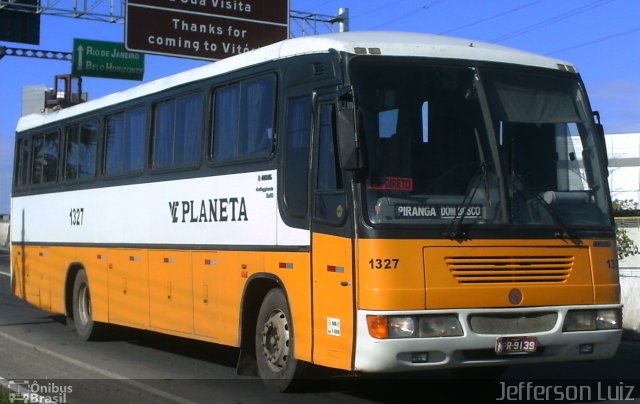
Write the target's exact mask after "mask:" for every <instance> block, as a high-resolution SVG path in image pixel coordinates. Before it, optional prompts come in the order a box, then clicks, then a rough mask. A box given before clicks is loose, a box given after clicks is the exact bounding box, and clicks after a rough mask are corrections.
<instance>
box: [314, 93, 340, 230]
mask: <svg viewBox="0 0 640 404" xmlns="http://www.w3.org/2000/svg"><path fill="white" fill-rule="evenodd" d="M318 122H319V125H320V126H319V130H318V158H317V164H316V167H317V168H316V171H317V172H316V191H315V198H314V217H315V218H316V219H318V220H320V221H324V222H327V223H331V224H341V223H342V222H343V220H344V219H345V217H346V215H345V213H346V207H347V201H346V197H345V194H344V192H343V186H342V171H341V170H340V165H339V162H338V154H337V152H336V144H337V142H336V130H335V106H334V105H333V104H324V105H322V106H321V107H320V117H319V119H318Z"/></svg>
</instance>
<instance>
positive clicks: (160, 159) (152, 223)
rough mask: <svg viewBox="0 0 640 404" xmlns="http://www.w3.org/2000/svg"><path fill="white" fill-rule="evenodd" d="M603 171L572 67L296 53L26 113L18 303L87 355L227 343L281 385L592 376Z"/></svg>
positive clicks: (365, 47) (287, 48)
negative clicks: (582, 364)
mask: <svg viewBox="0 0 640 404" xmlns="http://www.w3.org/2000/svg"><path fill="white" fill-rule="evenodd" d="M607 173H608V167H607V159H606V150H605V143H604V134H603V129H602V125H601V123H600V118H599V115H598V114H597V112H593V111H592V109H591V107H590V104H589V101H588V98H587V94H586V92H585V86H584V84H583V82H582V80H581V78H580V75H579V73H578V70H577V69H576V67H575V66H574V65H572V64H570V63H568V62H565V61H562V60H556V59H552V58H548V57H543V56H538V55H535V54H530V53H527V52H523V51H519V50H514V49H510V48H507V47H503V46H497V45H494V44H487V43H482V42H475V41H469V40H465V39H460V38H449V37H445V36H434V35H428V34H420V33H407V32H346V33H335V34H327V35H319V36H309V37H302V38H295V39H289V40H285V41H283V42H279V43H276V44H272V45H268V46H265V47H263V48H260V49H257V50H254V51H250V52H247V53H243V54H241V55H237V56H233V57H230V58H228V59H224V60H220V61H217V62H215V63H211V64H207V65H204V66H201V67H198V68H195V69H193V70H189V71H186V72H183V73H179V74H176V75H172V76H169V77H166V78H162V79H159V80H156V81H151V82H147V83H143V84H141V85H138V86H135V87H133V88H131V89H129V90H125V91H122V92H118V93H114V94H111V95H107V96H105V97H102V98H98V99H95V100H92V101H89V102H85V103H82V104H79V105H76V106H72V107H69V108H65V109H61V110H58V111H55V112H51V113H44V114H35V115H29V116H26V117H23V118H21V119H20V120H19V122H18V124H17V130H16V143H15V171H14V176H13V188H12V198H11V208H12V214H11V221H12V223H11V264H12V266H11V274H12V277H11V285H12V290H13V293H14V294H15V295H17V296H19V297H20V298H22V299H25V300H26V301H27V302H30V303H31V304H33V305H35V306H37V307H39V308H41V309H44V310H47V311H50V312H53V313H59V314H64V315H66V317H67V318H68V320H69V322H70V323H71V324H73V325H74V327H75V330H76V332H77V334H78V335H79V336H80V337H81V338H83V339H86V340H89V339H92V338H95V337H96V335H99V334H100V333H101V332H102V333H104V332H105V331H107V330H108V325H109V324H116V325H121V326H127V327H133V328H138V329H144V330H150V331H154V332H159V333H166V334H171V335H174V336H179V337H185V338H192V339H197V340H201V341H208V342H211V343H215V344H222V345H227V346H231V347H237V348H238V356H239V360H238V372H239V374H242V375H257V376H259V377H261V378H262V379H264V381H265V383H266V384H267V385H268V386H270V387H272V388H274V389H276V390H280V391H284V390H287V389H289V388H291V387H292V386H294V385H295V383H296V381H299V380H300V379H301V378H303V377H304V376H303V375H305V371H306V370H308V369H309V368H314V367H315V368H318V367H321V368H330V369H334V370H336V371H346V372H347V373H348V374H382V373H385V374H388V373H394V372H416V371H428V370H431V369H452V370H453V372H454V373H456V371H457V373H459V374H464V371H465V370H467V371H469V372H473V371H474V370H475V371H476V372H480V374H489V373H490V372H492V371H499V370H503V369H504V368H505V367H506V366H508V365H512V364H524V363H542V362H557V361H574V360H596V359H604V358H609V357H612V356H613V355H614V354H615V352H616V350H617V347H618V345H619V341H620V338H621V333H622V324H621V323H622V318H621V317H622V314H621V305H620V287H619V279H618V261H617V254H616V239H615V228H614V221H613V217H612V207H611V200H610V195H609V189H608V183H607ZM107 332H108V331H107ZM497 373H498V372H497Z"/></svg>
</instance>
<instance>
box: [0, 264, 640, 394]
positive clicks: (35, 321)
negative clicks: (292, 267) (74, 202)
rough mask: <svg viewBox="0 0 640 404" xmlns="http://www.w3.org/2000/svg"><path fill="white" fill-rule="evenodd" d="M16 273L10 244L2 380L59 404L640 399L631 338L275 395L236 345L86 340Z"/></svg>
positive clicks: (1, 302)
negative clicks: (602, 355)
mask: <svg viewBox="0 0 640 404" xmlns="http://www.w3.org/2000/svg"><path fill="white" fill-rule="evenodd" d="M8 272H9V267H8V257H7V256H6V253H3V252H2V251H0V383H1V384H4V385H5V387H6V386H8V385H11V387H12V388H14V390H18V391H22V392H26V393H33V392H36V393H38V394H39V396H41V397H45V398H47V397H48V398H50V399H51V400H52V401H54V402H64V403H95V404H101V403H107V404H114V403H119V402H121V403H127V404H128V403H173V402H175V403H232V404H239V403H247V404H250V403H300V402H304V403H305V404H313V403H322V404H326V403H327V402H330V403H410V402H415V403H425V402H434V403H441V402H456V403H459V402H462V401H465V402H474V403H481V402H495V401H498V402H500V401H501V402H505V401H527V399H529V401H532V402H533V401H553V400H558V399H560V398H564V399H565V401H566V402H630V400H629V401H627V400H625V399H626V398H629V399H632V400H635V401H636V402H640V398H639V397H640V343H638V342H628V341H625V342H623V343H622V344H621V346H620V349H619V351H618V354H617V355H616V356H615V357H614V358H612V359H610V360H606V361H599V362H576V363H563V364H553V365H549V364H547V365H535V366H530V365H527V366H513V367H511V368H510V369H509V370H508V371H507V373H506V374H505V375H504V377H503V378H502V379H500V380H499V381H498V382H495V383H487V382H478V381H472V380H456V379H454V378H452V377H451V375H450V374H449V373H448V372H431V373H429V374H420V375H400V376H385V377H375V378H357V379H354V378H352V377H347V376H345V375H335V374H322V376H323V377H321V378H318V379H313V380H309V381H307V383H306V384H305V385H304V389H302V390H301V391H299V392H295V393H287V394H280V393H275V392H272V391H270V390H268V389H267V388H266V387H265V386H264V385H263V384H262V382H261V381H260V380H258V379H256V378H250V377H242V376H238V375H236V373H235V364H236V360H237V354H238V352H237V350H236V349H233V348H228V347H221V346H218V345H215V344H208V343H202V342H197V341H190V340H185V339H181V338H175V337H170V336H165V335H160V334H156V333H151V332H144V331H138V330H131V329H127V328H120V327H113V328H112V329H110V331H111V332H110V333H109V335H108V336H107V337H106V338H105V339H104V340H101V341H96V342H84V341H81V340H80V339H78V338H77V337H76V336H75V334H74V332H73V331H72V330H71V329H69V328H68V327H67V326H66V324H65V321H64V318H63V317H62V316H58V315H52V314H51V313H47V312H44V311H41V310H39V309H37V308H35V307H33V306H31V305H29V304H28V303H26V302H24V301H22V300H20V299H17V298H15V297H14V296H12V295H11V293H10V290H9V277H8V275H7V274H8ZM20 389H22V390H20ZM15 397H18V398H19V396H14V398H15ZM539 399H544V400H539ZM15 402H22V401H17V400H16V401H15Z"/></svg>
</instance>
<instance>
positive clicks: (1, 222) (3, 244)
mask: <svg viewBox="0 0 640 404" xmlns="http://www.w3.org/2000/svg"><path fill="white" fill-rule="evenodd" d="M8 248H9V214H8V213H0V249H8Z"/></svg>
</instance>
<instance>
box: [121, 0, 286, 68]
mask: <svg viewBox="0 0 640 404" xmlns="http://www.w3.org/2000/svg"><path fill="white" fill-rule="evenodd" d="M126 8H127V18H126V20H125V44H126V47H127V49H129V50H136V51H141V52H148V53H155V54H161V55H171V56H182V57H189V58H195V59H207V60H217V59H223V58H226V57H229V56H234V55H238V54H241V53H244V52H248V51H250V50H253V49H257V48H260V47H262V46H265V45H269V44H272V43H275V42H278V41H281V40H283V39H287V38H288V36H289V0H270V1H265V0H127V6H126ZM150 21H152V22H153V23H150Z"/></svg>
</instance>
